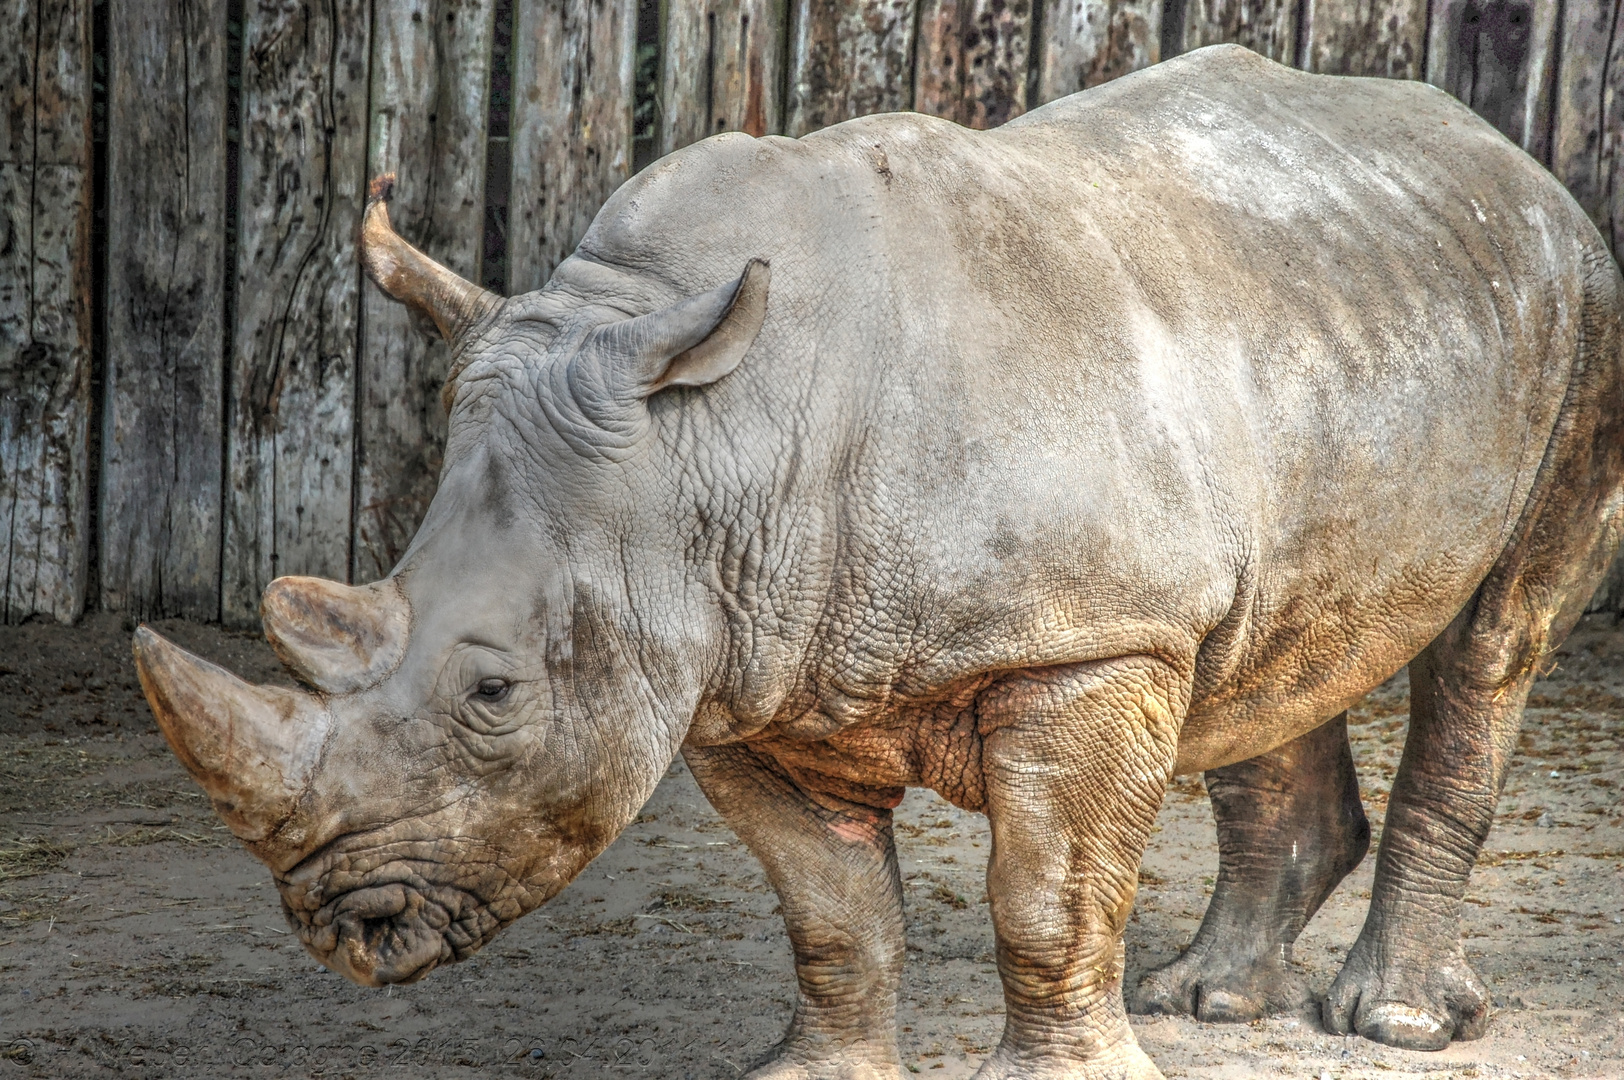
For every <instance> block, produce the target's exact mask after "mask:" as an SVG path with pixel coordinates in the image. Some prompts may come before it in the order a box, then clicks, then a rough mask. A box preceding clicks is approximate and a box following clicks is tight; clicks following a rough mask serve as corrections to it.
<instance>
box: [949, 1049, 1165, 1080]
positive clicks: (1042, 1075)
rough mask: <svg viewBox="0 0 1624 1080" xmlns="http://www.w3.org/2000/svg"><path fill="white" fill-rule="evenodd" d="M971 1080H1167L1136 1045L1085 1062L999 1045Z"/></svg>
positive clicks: (1113, 1050)
mask: <svg viewBox="0 0 1624 1080" xmlns="http://www.w3.org/2000/svg"><path fill="white" fill-rule="evenodd" d="M972 1080H1166V1078H1165V1077H1163V1076H1162V1071H1161V1070H1160V1069H1158V1068H1156V1065H1155V1063H1154V1062H1152V1061H1151V1060H1150V1057H1149V1055H1147V1054H1146V1053H1145V1052H1144V1051H1143V1050H1141V1049H1139V1045H1138V1043H1136V1042H1134V1041H1133V1040H1132V1039H1127V1040H1125V1041H1124V1042H1120V1043H1118V1044H1117V1045H1116V1046H1114V1047H1112V1048H1111V1050H1109V1051H1108V1052H1106V1053H1102V1054H1100V1055H1097V1056H1095V1057H1092V1058H1090V1059H1089V1060H1087V1061H1079V1060H1077V1059H1075V1058H1072V1057H1069V1056H1068V1057H1059V1056H1053V1057H1051V1056H1048V1055H1034V1054H1022V1053H1019V1052H1017V1051H1011V1050H1009V1049H1007V1048H1006V1047H1004V1046H1000V1047H999V1048H998V1049H997V1050H995V1051H993V1054H992V1056H991V1057H989V1058H988V1059H987V1060H986V1061H984V1062H982V1064H981V1068H979V1069H977V1070H976V1074H975V1076H974V1077H973V1078H972Z"/></svg>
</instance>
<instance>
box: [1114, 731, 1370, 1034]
mask: <svg viewBox="0 0 1624 1080" xmlns="http://www.w3.org/2000/svg"><path fill="white" fill-rule="evenodd" d="M1207 793H1208V794H1209V795H1210V796H1211V798H1212V812H1213V817H1215V818H1216V819H1217V822H1218V884H1217V887H1216V888H1215V889H1214V890H1213V894H1212V902H1211V903H1209V904H1208V905H1207V914H1206V916H1205V917H1204V918H1203V919H1202V920H1201V929H1200V930H1198V931H1196V935H1195V940H1194V941H1192V942H1191V943H1190V947H1189V948H1188V949H1187V950H1185V952H1184V955H1183V956H1180V957H1179V958H1178V959H1177V960H1174V961H1173V962H1172V963H1171V964H1168V965H1167V966H1166V967H1163V968H1159V969H1157V970H1156V971H1153V972H1151V973H1150V974H1149V975H1146V976H1145V977H1144V979H1143V980H1141V981H1140V983H1139V987H1138V990H1137V992H1136V993H1135V994H1134V998H1133V1009H1134V1011H1135V1012H1144V1013H1182V1014H1184V1015H1188V1016H1194V1017H1195V1018H1196V1019H1198V1020H1205V1021H1209V1022H1220V1023H1236V1022H1246V1021H1250V1020H1256V1019H1258V1018H1259V1017H1261V1016H1268V1015H1271V1014H1273V1013H1278V1012H1288V1011H1295V1010H1297V1009H1300V1008H1302V1007H1303V1006H1305V1005H1307V1004H1309V1003H1310V1002H1311V1001H1313V994H1312V992H1311V991H1310V990H1309V989H1308V986H1307V984H1306V983H1304V981H1303V980H1302V978H1300V977H1299V976H1298V975H1297V974H1296V973H1295V972H1293V971H1292V969H1291V964H1290V961H1291V946H1292V944H1293V943H1294V942H1295V941H1296V940H1297V936H1298V935H1299V934H1301V933H1302V932H1303V927H1305V926H1307V925H1308V920H1309V919H1311V918H1313V916H1314V912H1316V911H1318V910H1319V907H1320V905H1321V904H1323V903H1324V902H1325V899H1326V897H1328V896H1330V895H1331V891H1332V890H1333V889H1335V888H1336V886H1337V883H1338V882H1340V881H1341V880H1342V879H1343V878H1344V877H1346V876H1347V875H1348V872H1349V871H1351V870H1352V869H1353V868H1354V867H1355V866H1358V865H1359V861H1360V860H1361V859H1363V858H1364V857H1365V852H1366V851H1367V850H1369V848H1370V823H1369V822H1368V821H1366V820H1365V811H1364V806H1363V805H1362V804H1361V803H1360V801H1359V778H1358V776H1357V774H1356V773H1355V772H1354V768H1353V753H1352V751H1351V749H1350V748H1349V746H1348V714H1347V713H1343V714H1341V715H1340V716H1338V717H1337V718H1336V719H1334V720H1332V721H1331V722H1330V723H1328V724H1325V725H1323V726H1322V727H1320V728H1319V729H1318V730H1316V731H1311V732H1309V733H1308V734H1306V735H1302V736H1300V737H1298V738H1296V739H1294V740H1292V741H1291V742H1289V743H1287V744H1285V745H1284V746H1281V747H1278V748H1276V749H1274V750H1271V751H1270V752H1269V753H1267V754H1260V755H1258V756H1257V757H1255V758H1251V759H1250V760H1247V761H1242V762H1238V763H1236V764H1234V765H1229V766H1226V767H1224V768H1222V769H1213V770H1211V771H1209V772H1208V773H1207Z"/></svg>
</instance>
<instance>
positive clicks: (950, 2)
mask: <svg viewBox="0 0 1624 1080" xmlns="http://www.w3.org/2000/svg"><path fill="white" fill-rule="evenodd" d="M918 2H919V32H918V33H919V40H918V42H917V44H916V45H915V47H914V108H915V109H917V110H918V111H919V112H922V113H930V114H931V115H932V116H941V117H946V118H947V119H949V120H953V121H956V122H957V123H960V124H963V125H965V126H966V127H973V128H982V129H985V128H991V127H997V126H998V125H999V124H1002V123H1004V122H1005V121H1006V120H1012V119H1014V118H1015V117H1017V116H1019V115H1020V114H1021V113H1023V112H1025V111H1026V72H1027V60H1028V57H1027V53H1028V51H1029V49H1030V46H1031V42H1032V0H918Z"/></svg>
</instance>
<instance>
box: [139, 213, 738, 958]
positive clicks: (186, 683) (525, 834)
mask: <svg viewBox="0 0 1624 1080" xmlns="http://www.w3.org/2000/svg"><path fill="white" fill-rule="evenodd" d="M387 195H388V184H387V182H386V183H383V184H379V185H375V186H374V190H373V198H372V199H371V200H370V201H369V205H368V209H367V212H366V216H365V223H364V227H363V244H362V248H363V259H364V262H365V264H366V267H367V270H368V272H369V273H370V275H371V277H372V279H373V280H374V282H376V283H377V284H378V286H379V287H380V288H382V289H383V290H384V291H385V292H387V293H388V294H390V295H391V296H393V297H394V298H395V299H397V300H399V301H401V302H403V303H405V304H407V305H408V306H409V307H410V308H411V309H412V310H413V312H414V313H415V314H416V316H417V317H418V318H419V321H420V322H421V323H422V324H423V325H425V326H427V325H429V324H432V326H433V328H435V329H436V330H438V332H439V333H440V334H442V335H443V336H444V337H445V339H446V340H447V341H448V342H449V343H450V344H451V346H452V349H453V357H454V364H453V368H452V376H451V379H450V380H449V381H448V385H447V390H446V394H447V401H448V405H449V406H450V408H451V427H450V434H449V438H448V442H447V448H446V459H445V465H444V468H443V471H442V473H441V482H440V487H439V490H438V492H437V494H436V496H435V498H434V501H433V503H432V505H431V506H430V508H429V511H428V513H427V515H426V517H425V520H424V522H423V524H422V526H421V528H420V529H419V532H418V534H417V535H416V537H415V538H414V540H413V542H412V545H411V547H410V549H409V550H408V551H407V553H406V554H405V555H404V556H403V558H402V560H401V562H400V564H399V565H398V566H397V567H396V568H395V569H394V570H393V571H392V572H391V574H390V576H389V577H388V578H386V579H385V580H383V581H379V582H375V583H372V584H368V585H362V586H349V585H344V584H340V583H337V582H332V581H324V580H318V579H313V578H298V577H291V578H281V579H278V580H276V581H274V582H272V583H271V585H270V586H269V588H268V589H267V590H266V592H265V595H264V598H263V602H262V607H261V611H262V616H263V622H264V628H265V633H266V635H267V637H268V638H269V639H270V642H271V644H272V645H273V646H274V648H275V649H276V652H277V653H278V655H279V656H280V657H281V658H282V660H283V661H284V662H285V664H286V666H287V667H288V668H289V669H290V670H291V671H292V672H293V673H294V674H295V675H296V676H297V677H298V679H299V680H300V682H301V683H303V684H304V688H303V689H297V690H295V689H286V688H280V687H269V686H254V685H250V684H249V683H246V682H244V681H243V680H241V679H238V678H237V677H236V676H234V675H233V674H231V673H230V672H228V671H226V670H224V669H222V668H220V667H217V666H215V665H213V664H210V663H208V662H206V661H204V660H202V659H200V658H198V657H196V656H193V655H191V654H189V653H187V652H186V651H184V650H183V649H180V648H179V647H177V646H175V645H173V644H171V643H170V642H168V641H166V640H164V639H163V638H162V637H160V636H159V635H158V634H156V633H154V632H153V631H152V630H150V629H148V628H146V627H142V628H140V629H139V630H138V631H137V632H136V636H135V644H134V649H135V660H136V666H137V669H138V671H139V674H140V678H141V684H142V687H143V689H144V690H145V692H146V696H147V700H148V702H149V703H150V704H151V706H152V710H153V713H154V714H155V716H156V718H157V721H158V724H159V726H160V728H161V729H162V731H163V733H164V735H165V737H166V738H167V739H168V741H169V744H170V746H171V747H172V748H173V750H174V752H175V754H176V755H177V756H178V757H179V759H180V760H181V762H182V763H183V764H184V765H185V766H186V768H187V769H188V770H189V771H190V772H191V774H192V776H193V777H194V778H195V779H196V780H197V781H198V782H199V783H200V784H201V785H202V787H203V788H204V789H205V790H206V792H207V793H208V795H209V796H210V798H211V799H212V801H213V804H214V806H215V807H216V809H217V810H218V812H219V813H220V815H221V816H222V817H223V818H224V820H225V821H226V822H227V824H228V825H229V826H230V828H231V830H232V832H233V833H234V834H235V835H236V836H237V837H238V838H239V839H240V840H241V841H242V842H243V843H244V844H245V845H247V847H248V848H249V849H250V851H252V852H253V854H254V855H255V856H257V857H258V858H259V859H260V860H261V861H263V862H264V863H266V864H267V865H268V866H269V867H270V868H271V870H272V871H273V873H274V875H275V879H276V883H277V885H278V888H279V889H280V892H281V895H282V901H283V906H284V909H285V911H286V913H287V916H288V919H289V921H290V924H291V925H292V926H293V927H294V929H295V930H296V931H297V933H298V934H299V936H300V939H301V940H302V941H303V942H304V944H305V946H306V947H307V948H308V949H309V950H310V952H311V953H312V954H314V955H315V956H316V958H317V959H319V960H320V961H321V962H322V963H323V964H325V965H327V966H328V967H330V968H332V969H333V970H335V971H337V972H339V973H341V974H343V975H345V976H347V977H349V978H350V979H352V980H354V981H356V982H358V983H362V984H365V985H372V986H377V985H383V984H387V983H404V982H412V981H415V980H417V979H420V978H422V977H423V976H424V975H426V974H427V973H428V972H429V971H431V970H432V969H433V968H435V967H436V966H438V965H440V964H443V963H447V962H451V961H454V960H458V959H462V958H464V957H466V956H468V955H470V954H471V953H473V952H474V951H475V950H477V949H478V948H479V947H480V946H482V945H483V944H484V943H485V942H487V941H489V940H490V939H491V937H492V936H493V935H494V934H496V933H497V931H499V930H500V929H501V928H502V927H504V926H506V925H507V924H508V923H511V922H512V921H513V920H515V919H517V918H518V917H520V916H521V915H523V914H525V913H526V912H528V911H530V910H532V909H534V908H535V907H537V906H538V905H540V904H541V903H543V902H544V901H546V900H547V899H549V898H550V897H552V896H553V895H554V894H556V893H557V892H558V891H559V890H560V889H561V888H563V887H564V886H565V885H566V884H567V883H568V882H569V881H570V880H571V879H572V878H573V877H574V876H575V875H576V874H577V873H579V872H580V870H581V869H582V867H583V866H585V865H586V864H587V863H588V862H589V861H590V860H591V859H592V858H593V857H594V856H596V855H597V854H598V853H599V852H600V851H602V850H603V848H604V847H606V846H607V845H608V844H609V843H610V841H612V840H613V839H614V838H615V836H616V835H617V834H618V833H619V832H620V831H621V830H622V829H623V828H624V827H625V826H626V825H627V824H628V823H630V822H631V820H632V819H633V818H634V817H635V816H636V814H637V813H638V811H639V809H640V808H641V806H642V804H643V803H644V802H645V801H646V799H647V798H648V796H649V795H650V794H651V793H652V791H653V789H654V786H655V784H656V783H657V782H658V780H659V778H660V777H661V776H662V775H663V773H664V771H665V769H666V768H667V766H668V765H669V764H670V762H671V760H672V759H673V757H674V756H675V754H676V752H677V751H678V749H679V747H680V745H681V744H682V742H683V740H684V738H685V737H687V735H688V732H689V726H690V723H691V721H692V719H693V716H694V713H695V710H696V709H698V708H699V707H700V705H701V699H702V697H703V686H704V682H705V678H706V676H707V672H713V671H714V669H715V657H716V654H717V650H716V647H715V644H716V640H717V638H716V633H717V620H718V619H719V618H720V619H722V621H723V622H724V623H725V616H723V615H719V614H718V612H717V611H716V609H715V602H714V601H715V598H714V596H711V597H710V598H709V600H707V599H706V595H705V594H706V593H707V592H709V591H710V590H709V587H707V586H706V585H705V583H704V582H696V581H695V575H694V574H692V573H691V572H690V570H689V567H688V562H689V560H687V559H685V557H684V555H685V551H687V549H688V548H689V547H690V546H691V545H692V544H693V543H694V539H695V538H694V530H695V529H696V528H699V526H696V525H695V523H694V522H693V520H692V515H685V514H684V513H682V512H680V511H677V510H671V512H665V511H666V510H667V509H668V507H667V505H666V504H667V503H669V502H671V500H672V498H673V488H674V487H680V485H672V484H668V483H666V482H664V481H662V480H660V479H659V477H661V476H664V475H666V474H664V473H662V472H661V471H660V470H661V469H662V468H663V467H664V465H669V463H670V462H669V457H670V455H669V454H665V455H664V456H662V453H661V451H660V450H659V448H658V446H657V445H656V444H657V443H658V441H659V440H657V439H655V438H652V437H651V429H652V426H653V425H652V421H651V418H650V403H649V399H650V398H651V397H652V396H653V395H655V394H657V393H660V392H661V391H663V390H665V389H666V388H668V387H675V386H702V385H705V384H708V383H712V382H715V381H716V380H718V379H720V378H722V377H723V376H724V375H726V374H728V373H729V372H730V371H732V370H733V368H734V367H735V366H736V365H737V364H738V363H739V362H740V360H741V359H742V357H743V356H744V353H745V351H746V350H747V349H748V348H749V347H750V345H751V342H752V341H753V340H754V339H755V337H756V335H757V332H758V331H759V330H760V328H761V326H762V322H763V320H764V318H765V311H766V299H767V281H768V276H767V275H768V272H767V267H766V265H765V264H764V263H761V262H759V261H753V262H750V263H748V264H747V265H746V266H745V267H743V272H742V274H741V273H739V268H737V267H735V269H734V270H733V272H732V273H733V274H734V275H737V276H735V277H732V279H731V280H726V281H724V283H723V284H722V285H721V286H720V287H717V288H715V289H713V290H711V291H709V292H701V293H699V294H698V295H692V296H688V297H687V298H679V299H677V300H675V302H673V303H668V304H666V305H664V306H663V307H660V308H659V309H657V310H654V311H652V312H651V313H649V314H644V315H642V316H640V317H629V315H628V312H627V310H626V309H625V308H626V306H632V305H633V304H635V303H636V301H635V300H634V301H632V302H625V301H624V297H625V296H626V293H625V291H624V290H622V291H620V292H618V293H617V292H616V291H615V290H612V289H611V290H609V293H607V294H605V295H608V296H609V297H610V300H608V301H605V300H604V299H603V297H602V296H599V297H594V296H591V295H588V293H589V292H590V290H582V289H578V288H564V289H558V290H553V291H552V292H551V293H548V294H546V295H543V294H531V296H529V297H523V298H515V299H513V300H503V299H501V298H498V297H496V296H494V295H492V294H490V293H488V292H486V291H485V290H483V289H480V288H479V287H477V286H475V285H473V284H471V283H469V282H467V281H464V280H462V279H460V278H458V277H457V276H456V275H455V274H453V273H451V272H450V271H449V270H447V269H446V268H445V267H443V266H440V265H439V264H437V263H435V262H433V261H432V260H430V259H429V258H428V257H426V256H425V255H424V254H423V253H421V252H419V251H417V250H416V249H415V248H413V247H411V245H409V244H407V243H406V242H405V241H404V240H402V239H401V238H400V237H399V236H398V235H396V234H395V232H394V231H393V229H392V228H391V227H390V223H389V217H388V210H387ZM589 270H590V268H589ZM615 296H620V297H621V298H622V301H620V302H621V303H622V305H623V306H620V307H617V306H616V302H614V299H613V298H614V297H615ZM662 462H663V463H664V465H662Z"/></svg>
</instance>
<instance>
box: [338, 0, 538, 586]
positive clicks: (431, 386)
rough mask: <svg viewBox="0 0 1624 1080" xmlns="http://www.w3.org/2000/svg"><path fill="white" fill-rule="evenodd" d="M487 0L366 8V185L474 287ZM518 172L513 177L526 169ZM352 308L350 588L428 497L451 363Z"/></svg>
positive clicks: (400, 544) (397, 539)
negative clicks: (387, 177) (389, 177)
mask: <svg viewBox="0 0 1624 1080" xmlns="http://www.w3.org/2000/svg"><path fill="white" fill-rule="evenodd" d="M492 16H493V4H492V2H491V0H404V2H401V3H398V4H397V3H390V4H375V5H374V8H373V17H374V19H375V21H374V23H373V27H372V77H371V82H372V131H371V147H370V150H369V155H368V160H369V165H368V172H369V174H371V175H374V176H376V175H377V174H379V173H385V172H393V173H396V174H397V175H398V176H399V183H398V184H397V185H396V187H395V196H394V200H393V202H392V203H391V204H390V217H391V218H392V219H393V221H394V223H395V227H396V228H397V229H399V230H400V232H401V234H402V235H404V236H405V237H406V238H407V239H408V240H410V241H411V242H412V243H414V244H416V245H417V246H418V247H420V248H422V249H423V250H424V251H426V252H428V253H429V254H430V255H431V256H433V257H434V258H436V259H438V260H439V261H440V262H442V263H444V264H445V265H447V266H449V267H450V268H451V269H452V270H454V271H456V272H457V273H459V274H461V275H462V276H464V277H466V278H468V279H470V280H475V281H477V280H478V278H479V270H480V237H481V233H482V231H483V228H484V218H485V206H484V190H485V119H486V112H487V109H488V104H489V92H490V55H491V40H492V34H493V22H492ZM524 167H525V166H524V164H523V163H522V162H521V163H520V164H518V165H516V166H515V169H516V170H518V169H522V168H524ZM363 296H364V300H363V302H362V306H361V311H362V314H361V317H362V326H363V330H362V343H361V389H360V407H361V415H360V417H359V428H360V430H359V442H360V445H359V447H358V453H359V455H360V456H359V461H358V463H357V469H356V479H357V491H356V505H357V512H356V520H355V547H354V550H355V559H354V565H353V567H352V570H351V573H352V575H353V577H354V579H355V580H358V581H371V580H375V579H377V578H379V577H382V576H383V575H384V574H386V573H388V572H389V569H390V568H391V567H392V566H394V564H395V562H396V561H397V560H398V559H399V558H400V556H401V554H402V553H403V552H404V551H405V549H406V544H407V543H408V542H409V541H410V540H411V538H412V534H413V533H414V532H416V531H417V523H418V522H419V521H420V520H422V517H423V511H424V510H426V509H427V508H428V504H429V500H430V499H431V498H433V496H434V486H435V483H436V481H437V480H438V478H439V474H440V461H441V453H442V451H443V449H444V446H445V421H446V418H445V411H444V410H443V409H442V408H441V406H440V386H441V384H442V383H444V382H445V374H446V369H447V366H448V364H449V360H450V358H449V353H448V350H447V349H446V347H445V345H443V344H441V343H440V342H438V341H435V342H430V341H427V340H425V339H424V338H423V337H422V336H421V335H419V334H418V332H417V330H416V329H415V328H414V327H413V325H412V322H411V319H410V318H409V317H408V316H407V314H406V310H405V309H404V308H402V307H401V306H400V305H399V304H396V303H394V302H393V301H391V300H389V299H388V298H387V297H385V296H384V295H383V294H381V293H380V292H378V290H377V289H375V288H373V287H372V286H370V285H368V286H367V287H366V289H365V290H364V292H363Z"/></svg>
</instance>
